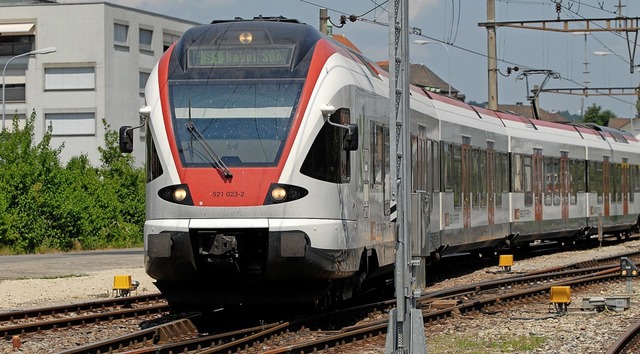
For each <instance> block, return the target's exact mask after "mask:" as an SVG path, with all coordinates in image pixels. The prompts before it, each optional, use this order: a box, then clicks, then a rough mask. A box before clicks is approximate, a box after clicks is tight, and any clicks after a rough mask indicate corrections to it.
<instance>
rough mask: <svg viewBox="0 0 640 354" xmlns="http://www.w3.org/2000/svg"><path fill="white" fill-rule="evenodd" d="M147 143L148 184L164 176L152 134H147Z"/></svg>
mask: <svg viewBox="0 0 640 354" xmlns="http://www.w3.org/2000/svg"><path fill="white" fill-rule="evenodd" d="M146 137H147V139H146V143H147V149H146V150H147V183H149V182H151V181H153V180H154V179H156V178H158V177H160V175H162V173H163V170H162V164H160V159H159V158H158V152H157V151H156V144H155V142H154V140H153V136H152V135H151V133H149V132H147V134H146Z"/></svg>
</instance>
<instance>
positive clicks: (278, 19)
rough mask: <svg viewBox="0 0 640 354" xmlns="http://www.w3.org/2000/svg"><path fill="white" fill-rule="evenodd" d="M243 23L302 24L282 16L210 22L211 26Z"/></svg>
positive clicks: (238, 18)
mask: <svg viewBox="0 0 640 354" xmlns="http://www.w3.org/2000/svg"><path fill="white" fill-rule="evenodd" d="M245 21H269V22H287V23H302V22H300V21H298V20H296V19H293V18H286V17H284V16H266V17H264V16H262V15H260V16H256V17H254V18H252V19H244V18H242V17H236V18H234V19H233V20H213V21H211V24H212V25H213V24H216V23H225V22H245Z"/></svg>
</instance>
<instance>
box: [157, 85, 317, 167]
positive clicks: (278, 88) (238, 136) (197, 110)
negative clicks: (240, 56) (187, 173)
mask: <svg viewBox="0 0 640 354" xmlns="http://www.w3.org/2000/svg"><path fill="white" fill-rule="evenodd" d="M303 84H304V82H303V81H302V80H290V81H277V82H273V81H268V82H260V81H255V80H251V81H246V82H245V81H240V82H237V81H236V82H229V81H226V82H211V81H207V82H204V83H199V82H197V81H196V82H193V81H191V82H173V83H171V85H170V88H169V91H170V92H169V95H170V100H171V116H172V121H173V130H174V132H175V137H176V144H177V147H178V152H179V154H180V159H181V161H182V164H183V166H185V167H210V166H211V165H212V164H214V165H215V162H212V159H211V157H210V154H207V152H206V151H205V149H206V148H205V147H203V144H201V143H199V142H198V141H197V140H196V139H194V137H193V134H190V132H189V129H188V127H189V126H195V128H196V129H197V130H198V131H199V132H200V133H201V134H202V137H203V138H204V142H206V144H207V145H208V147H209V148H210V149H211V150H213V151H214V152H215V154H216V155H218V156H220V159H221V160H222V162H223V163H224V164H225V165H226V166H229V167H241V166H243V167H268V166H275V165H277V164H278V160H279V158H280V156H281V155H282V150H283V148H284V145H285V142H286V140H287V137H288V135H289V131H290V129H291V123H292V120H293V115H294V114H295V108H296V106H297V103H298V99H299V97H300V92H301V91H302V86H303Z"/></svg>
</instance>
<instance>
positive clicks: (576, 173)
mask: <svg viewBox="0 0 640 354" xmlns="http://www.w3.org/2000/svg"><path fill="white" fill-rule="evenodd" d="M569 163H570V167H569V172H570V173H569V184H570V185H569V188H570V189H569V190H570V194H571V196H570V198H569V202H570V203H571V204H576V203H577V202H578V193H584V192H585V176H586V171H585V162H584V161H581V160H569Z"/></svg>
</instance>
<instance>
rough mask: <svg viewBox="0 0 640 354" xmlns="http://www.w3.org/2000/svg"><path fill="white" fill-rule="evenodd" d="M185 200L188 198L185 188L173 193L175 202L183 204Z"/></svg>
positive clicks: (177, 189)
mask: <svg viewBox="0 0 640 354" xmlns="http://www.w3.org/2000/svg"><path fill="white" fill-rule="evenodd" d="M185 198H187V191H186V190H185V189H184V188H182V187H179V188H176V189H175V190H174V191H173V200H175V201H176V202H182V201H183V200H185Z"/></svg>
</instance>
